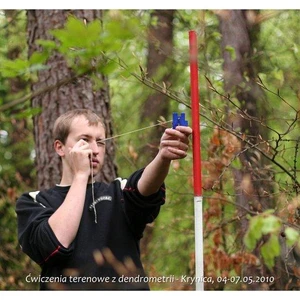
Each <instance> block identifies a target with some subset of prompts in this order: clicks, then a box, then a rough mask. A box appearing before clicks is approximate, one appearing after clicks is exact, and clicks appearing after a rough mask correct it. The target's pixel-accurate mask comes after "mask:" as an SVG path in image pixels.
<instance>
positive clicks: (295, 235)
mask: <svg viewBox="0 0 300 300" xmlns="http://www.w3.org/2000/svg"><path fill="white" fill-rule="evenodd" d="M284 233H285V237H286V244H287V246H289V247H291V246H293V245H294V244H295V243H296V242H297V240H298V239H299V232H298V231H297V230H296V229H294V228H291V227H287V228H286V229H285V230H284Z"/></svg>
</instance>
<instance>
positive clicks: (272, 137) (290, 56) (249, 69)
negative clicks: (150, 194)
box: [0, 10, 300, 290]
mask: <svg viewBox="0 0 300 300" xmlns="http://www.w3.org/2000/svg"><path fill="white" fill-rule="evenodd" d="M299 26H300V14H299V11H293V10H288V11H280V10H278V11H268V10H262V11H251V10H244V11H241V10H235V11H230V10H228V11H227V10H220V11H211V10H167V11H165V10H147V11H146V10H105V11H96V10H95V11H90V10H86V11H79V10H78V11H76V10H74V11H72V10H69V11H52V10H49V11H48V10H47V11H42V10H41V11H27V12H26V11H21V10H20V11H19V10H15V11H1V14H0V32H1V33H2V34H1V35H0V36H1V39H0V50H1V52H0V64H1V68H0V146H1V147H0V207H1V210H0V211H1V217H0V228H1V229H0V241H1V245H2V248H1V251H0V289H3V290H30V289H36V288H37V285H36V284H35V283H31V282H27V281H26V276H27V275H28V274H30V273H31V274H36V275H37V274H39V270H38V267H37V266H36V265H35V264H34V263H32V262H31V261H30V260H29V259H28V258H27V257H26V256H25V255H23V254H22V252H21V250H20V248H19V246H18V243H17V233H16V216H15V212H14V207H15V201H16V199H17V197H18V196H19V195H20V194H21V193H22V192H24V191H26V190H34V189H37V188H44V187H47V186H48V184H49V185H50V184H53V182H54V183H55V180H56V179H55V178H56V177H57V176H58V174H57V170H58V168H57V167H56V163H55V162H54V158H51V155H52V152H53V150H52V147H51V143H52V142H51V139H50V136H51V130H52V129H51V124H52V123H53V120H54V119H55V116H56V115H57V114H58V113H61V112H63V111H64V110H66V109H68V108H71V107H92V108H95V109H96V110H97V111H98V112H99V113H100V114H103V116H104V117H105V120H106V121H107V124H106V125H107V128H108V136H112V137H114V138H113V139H112V141H111V144H110V150H109V151H108V153H107V154H108V157H107V158H108V164H109V166H110V167H108V168H107V169H106V170H110V171H109V172H108V173H107V174H110V175H108V176H105V175H103V176H102V179H103V180H109V179H110V176H111V177H114V176H121V177H127V176H128V175H129V174H130V173H131V172H132V171H134V170H135V169H136V168H139V167H142V166H144V164H145V163H147V162H148V161H149V160H150V159H151V158H152V157H153V155H155V153H156V151H157V145H158V143H159V138H160V135H161V132H162V131H161V130H162V129H163V127H165V126H171V124H170V119H171V112H172V111H175V112H185V113H186V114H187V118H188V119H189V120H190V96H189V94H190V90H189V88H190V87H189V83H190V81H189V54H188V31H189V30H191V29H192V30H195V31H196V32H197V35H198V49H199V51H198V52H199V56H198V62H199V87H200V99H201V147H202V161H203V170H202V176H203V196H204V211H203V216H204V219H203V222H204V223H203V227H204V267H205V268H204V273H205V276H211V278H212V279H213V280H214V282H213V283H206V284H205V289H211V290H249V289H255V290H263V289H270V290H292V289H294V290H298V289H299V287H300V279H299V276H300V275H299V274H300V269H299V268H300V262H299V257H300V251H299V249H300V242H299V225H300V224H299V207H300V203H299V201H300V200H299V195H298V194H299V181H298V169H299V161H298V152H299V134H298V131H299V113H298V111H299V100H300V86H299V75H300V74H299V73H300V69H299V67H298V66H299V44H300V36H299ZM279 41H280V42H279ZM110 116H111V117H110ZM143 128H147V129H143ZM130 132H131V134H126V135H124V136H123V134H124V133H130ZM33 133H34V134H35V135H33ZM114 153H115V154H114ZM54 166H55V167H54ZM45 170H46V172H45ZM112 170H113V171H112ZM36 172H37V173H36ZM114 172H115V174H114ZM44 175H45V176H46V178H44V177H43V176H44ZM166 186H167V199H166V204H165V205H164V207H163V208H162V210H161V213H160V215H159V217H158V219H157V220H156V221H155V222H154V223H153V224H150V226H149V229H147V231H146V234H145V237H144V239H143V240H142V258H143V262H144V264H145V269H146V271H147V272H148V274H149V276H154V277H155V276H157V277H158V276H173V275H174V276H175V277H176V278H178V280H177V281H175V282H168V283H165V284H163V283H156V284H155V283H153V284H151V287H152V289H155V290H192V289H194V285H193V284H191V282H185V281H184V280H180V278H181V276H184V275H187V276H195V273H194V262H195V253H194V215H193V188H192V186H193V178H192V155H191V154H190V155H189V156H188V157H187V158H186V159H185V160H183V161H180V162H179V161H174V162H173V163H172V165H171V170H170V174H169V176H168V178H167V180H166ZM237 276H241V278H243V276H248V277H245V278H249V277H250V276H253V279H254V280H255V279H257V278H258V280H255V282H252V283H250V282H247V281H243V280H242V281H240V282H238V283H237V282H232V281H231V282H230V281H227V282H226V280H225V279H226V278H237Z"/></svg>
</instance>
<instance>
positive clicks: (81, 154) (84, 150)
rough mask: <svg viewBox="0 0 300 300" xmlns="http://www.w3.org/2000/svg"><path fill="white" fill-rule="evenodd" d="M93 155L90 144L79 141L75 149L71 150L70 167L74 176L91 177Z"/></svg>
mask: <svg viewBox="0 0 300 300" xmlns="http://www.w3.org/2000/svg"><path fill="white" fill-rule="evenodd" d="M92 155H93V152H92V149H91V148H90V145H89V143H87V142H85V141H84V140H82V139H81V140H79V141H78V142H77V143H76V144H75V145H74V146H73V148H69V157H70V166H71V168H72V170H73V172H74V174H85V175H88V176H89V175H90V172H91V159H90V158H91V156H92Z"/></svg>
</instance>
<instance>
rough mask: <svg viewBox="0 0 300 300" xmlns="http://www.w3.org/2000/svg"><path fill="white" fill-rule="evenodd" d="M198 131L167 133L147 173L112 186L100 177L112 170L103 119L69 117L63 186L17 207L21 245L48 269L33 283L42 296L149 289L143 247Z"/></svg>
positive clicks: (57, 130)
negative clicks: (107, 167)
mask: <svg viewBox="0 0 300 300" xmlns="http://www.w3.org/2000/svg"><path fill="white" fill-rule="evenodd" d="M191 132H192V130H191V128H190V127H185V126H178V127H176V129H171V128H169V129H166V130H165V132H164V134H163V136H162V138H161V142H160V148H159V152H158V154H157V156H156V157H155V158H154V160H153V161H152V162H151V163H150V164H149V165H148V166H146V168H144V169H141V170H138V171H136V172H134V173H133V174H132V175H131V176H130V177H129V178H128V180H120V179H117V180H114V181H113V182H112V183H110V184H104V183H102V182H94V178H93V177H94V176H95V175H96V174H97V173H98V172H99V171H100V170H101V168H102V166H103V163H104V155H105V129H104V126H103V123H102V122H101V119H100V118H99V117H98V116H97V115H96V114H95V113H94V112H93V111H91V110H87V109H76V110H72V111H69V112H67V113H65V114H63V115H61V116H60V117H59V118H58V119H57V120H56V122H55V124H54V149H55V151H56V153H57V154H58V155H59V156H60V157H61V160H62V178H61V181H60V183H59V184H57V185H56V186H55V187H53V188H50V189H48V190H44V191H38V192H31V193H24V194H23V195H22V196H21V197H20V198H19V199H18V201H17V204H16V213H17V217H18V238H19V242H20V245H21V247H22V250H23V251H24V252H25V253H26V254H27V255H29V256H30V257H31V258H32V259H33V260H34V261H35V262H37V263H38V264H39V265H40V266H41V269H42V270H41V275H40V276H39V277H38V278H30V276H27V277H26V280H27V281H33V280H35V281H38V282H40V289H41V290H46V289H64V288H66V289H93V290H96V289H108V290H118V289H119V290H120V289H122V290H125V289H146V290H147V289H149V286H148V284H147V282H148V281H147V278H146V277H145V274H144V271H143V267H142V263H141V260H140V252H139V241H140V239H141V237H142V235H143V231H144V229H145V226H146V224H147V223H150V222H152V221H153V220H154V219H155V218H156V217H157V215H158V213H159V210H160V206H161V205H163V204H164V197H165V190H164V180H165V178H166V176H167V174H168V171H169V166H170V162H171V161H172V160H174V159H182V158H184V157H185V156H186V154H187V150H188V144H189V135H190V134H191ZM129 271H130V272H129ZM128 274H131V275H130V276H131V277H130V276H127V275H128ZM133 274H134V277H133ZM125 275H126V276H125ZM133 278H134V280H133ZM133 281H134V282H133Z"/></svg>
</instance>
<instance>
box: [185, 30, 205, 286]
mask: <svg viewBox="0 0 300 300" xmlns="http://www.w3.org/2000/svg"><path fill="white" fill-rule="evenodd" d="M189 46H190V84H191V102H192V103H191V106H192V129H193V133H192V143H193V178H194V217H195V219H194V224H195V225H194V226H195V273H196V274H195V277H196V278H195V279H196V280H195V282H196V290H197V291H203V290H204V283H203V277H204V262H203V214H202V210H203V208H202V200H203V198H202V178H201V143H200V142H201V139H200V114H199V111H200V101H199V87H198V46H197V35H196V33H195V31H190V32H189Z"/></svg>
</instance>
